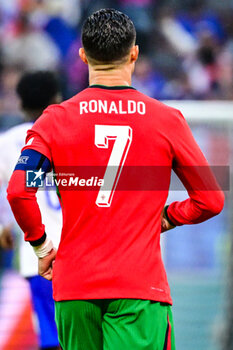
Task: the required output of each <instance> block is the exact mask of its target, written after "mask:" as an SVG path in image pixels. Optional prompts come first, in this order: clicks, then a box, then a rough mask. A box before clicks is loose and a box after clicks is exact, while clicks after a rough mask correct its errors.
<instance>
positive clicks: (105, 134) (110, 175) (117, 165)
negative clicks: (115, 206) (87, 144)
mask: <svg viewBox="0 0 233 350" xmlns="http://www.w3.org/2000/svg"><path fill="white" fill-rule="evenodd" d="M132 136H133V131H132V129H131V128H130V127H129V126H126V125H95V145H96V146H97V147H98V148H108V146H109V145H108V143H109V140H115V142H114V145H113V149H112V153H111V155H110V158H109V161H108V165H107V168H106V171H105V174H104V183H103V186H101V188H100V190H99V193H98V196H97V199H96V202H95V203H96V205H97V206H98V207H110V205H111V202H112V198H113V195H114V191H115V189H116V186H117V183H118V180H119V177H120V175H121V171H122V168H123V165H124V163H125V160H126V157H127V154H128V151H129V148H130V145H131V142H132ZM106 187H107V189H105V188H106Z"/></svg>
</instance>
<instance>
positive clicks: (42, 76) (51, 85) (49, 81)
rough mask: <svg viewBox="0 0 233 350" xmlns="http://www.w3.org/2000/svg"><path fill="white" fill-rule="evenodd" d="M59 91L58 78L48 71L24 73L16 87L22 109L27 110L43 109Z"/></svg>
mask: <svg viewBox="0 0 233 350" xmlns="http://www.w3.org/2000/svg"><path fill="white" fill-rule="evenodd" d="M60 91H61V90H60V84H59V81H58V78H57V76H56V74H55V73H53V72H50V71H38V72H28V73H25V74H24V75H23V76H22V77H21V78H20V80H19V82H18V84H17V87H16V92H17V94H18V95H19V97H20V99H21V101H22V107H23V108H24V109H29V110H37V109H45V108H46V107H48V105H49V104H51V103H52V100H53V98H54V97H55V96H56V95H57V94H58V93H60Z"/></svg>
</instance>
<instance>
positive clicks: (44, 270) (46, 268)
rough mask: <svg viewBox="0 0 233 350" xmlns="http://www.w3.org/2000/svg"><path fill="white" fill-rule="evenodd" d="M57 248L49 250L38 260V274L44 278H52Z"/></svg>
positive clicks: (49, 279)
mask: <svg viewBox="0 0 233 350" xmlns="http://www.w3.org/2000/svg"><path fill="white" fill-rule="evenodd" d="M56 254H57V250H56V249H55V248H53V249H52V250H51V252H50V253H49V254H48V255H47V256H45V257H44V258H39V260H38V272H39V275H40V276H42V277H44V278H45V279H46V280H48V281H51V280H52V278H53V264H54V261H55V258H56Z"/></svg>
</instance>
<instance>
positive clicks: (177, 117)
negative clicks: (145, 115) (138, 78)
mask: <svg viewBox="0 0 233 350" xmlns="http://www.w3.org/2000/svg"><path fill="white" fill-rule="evenodd" d="M137 92H138V95H139V96H140V99H141V100H142V101H144V102H145V103H146V104H147V106H148V107H149V111H151V112H152V113H153V112H154V113H156V116H157V117H158V116H161V118H163V119H166V120H167V121H171V122H172V121H174V122H176V121H183V120H184V116H183V114H182V113H181V112H180V111H179V110H178V109H176V108H174V107H171V106H168V105H167V104H165V103H164V102H162V101H159V100H156V99H155V98H152V97H150V96H147V95H145V94H143V93H142V92H139V91H137Z"/></svg>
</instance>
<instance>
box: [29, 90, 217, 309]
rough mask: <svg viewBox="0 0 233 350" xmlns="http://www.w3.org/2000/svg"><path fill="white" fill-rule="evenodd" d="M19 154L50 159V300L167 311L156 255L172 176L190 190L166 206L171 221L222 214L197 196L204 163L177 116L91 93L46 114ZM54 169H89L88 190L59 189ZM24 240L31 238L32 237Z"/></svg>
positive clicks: (128, 95)
mask: <svg viewBox="0 0 233 350" xmlns="http://www.w3.org/2000/svg"><path fill="white" fill-rule="evenodd" d="M25 148H31V149H34V150H36V151H38V152H40V153H42V154H44V155H45V156H46V157H48V158H49V159H50V161H51V163H52V164H53V167H54V171H55V173H58V178H57V180H58V189H59V192H60V199H61V205H62V211H63V230H62V236H61V242H60V246H59V249H58V253H57V257H56V261H55V264H54V273H53V287H54V298H55V300H56V301H60V300H71V299H104V298H139V299H151V300H156V301H161V302H168V303H172V300H171V296H170V290H169V285H168V282H167V277H166V273H165V269H164V266H163V262H162V259H161V250H160V233H161V213H162V210H163V208H164V205H165V202H166V199H167V195H168V190H169V182H170V174H171V170H172V167H173V166H175V167H176V169H178V170H177V174H178V176H179V177H180V179H181V181H182V182H183V183H184V184H185V186H186V188H188V187H189V185H190V188H191V187H192V189H191V190H190V189H189V195H190V198H189V199H187V200H186V201H184V202H175V203H172V204H171V206H169V208H168V216H169V218H170V219H171V221H173V222H174V223H175V224H176V225H182V224H184V223H197V222H201V221H204V220H206V219H207V218H209V217H211V216H213V215H215V214H217V213H218V212H219V211H220V210H221V207H222V193H221V192H220V191H219V192H218V191H214V190H213V191H208V195H206V192H205V191H203V188H202V190H201V191H200V190H195V188H194V187H195V186H194V184H193V181H194V182H195V181H196V180H197V181H198V175H197V172H198V171H197V170H195V169H196V168H195V167H196V166H204V167H206V166H207V165H208V164H207V161H206V159H205V158H204V156H203V154H202V152H201V150H200V149H199V147H198V145H197V144H196V142H195V140H194V138H193V136H192V134H191V131H190V129H189V127H188V125H187V123H186V121H185V119H184V118H183V116H182V115H181V113H180V112H179V111H177V110H175V109H173V108H170V107H168V106H166V105H164V104H162V103H160V102H158V101H156V100H154V99H152V98H149V97H147V96H145V95H143V94H142V93H140V92H138V91H137V90H135V89H133V88H131V87H104V86H91V87H89V88H87V89H85V90H84V91H82V92H81V93H79V94H77V95H76V96H74V97H73V98H71V99H69V100H68V101H65V102H63V103H62V104H60V105H53V106H50V107H49V108H47V109H46V110H45V111H44V113H43V115H42V116H41V117H40V118H39V119H38V120H37V121H36V123H35V124H34V125H33V127H32V129H31V130H30V131H29V132H28V136H27V145H26V147H25ZM182 166H185V170H184V171H183V170H182ZM61 169H62V171H63V172H65V171H67V172H68V173H71V174H72V173H73V172H74V169H76V171H77V174H79V171H80V174H83V172H84V173H85V172H86V169H88V175H90V176H87V177H88V179H89V185H90V186H94V187H92V188H91V187H88V186H89V185H88V184H87V182H86V183H85V180H83V181H81V180H80V179H81V178H82V177H84V178H85V176H81V175H80V177H79V178H78V179H77V180H74V179H73V180H72V181H71V183H72V184H73V187H72V189H67V188H64V187H63V186H62V184H61V182H60V183H59V173H60V172H61ZM83 169H85V170H83ZM127 169H128V172H127ZM151 169H153V171H152V172H151ZM161 169H162V170H161ZM208 171H209V170H208ZM209 172H210V171H209ZM156 173H157V175H156ZM77 174H76V175H77ZM92 174H93V177H92ZM96 174H97V175H96ZM211 176H212V174H211V172H210V178H211ZM101 178H102V179H103V182H101V180H100V179H101ZM210 178H209V179H210ZM195 179H196V180H195ZM105 180H106V181H107V182H108V185H107V187H106V188H104V187H103V184H104V181H105ZM75 181H78V186H77V187H78V188H75ZM98 181H100V182H98ZM203 181H204V180H203ZM199 182H200V178H199ZM201 182H202V179H201ZM207 183H208V180H207ZM101 186H102V187H101ZM84 187H85V188H84ZM37 225H38V221H37ZM41 227H42V228H41V232H42V231H43V226H42V224H41ZM45 230H46V228H45ZM32 231H33V230H32ZM171 234H176V233H175V231H172V233H171ZM30 238H31V239H32V240H33V239H35V237H33V234H31V237H30V232H29V233H28V234H27V239H28V240H30Z"/></svg>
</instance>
